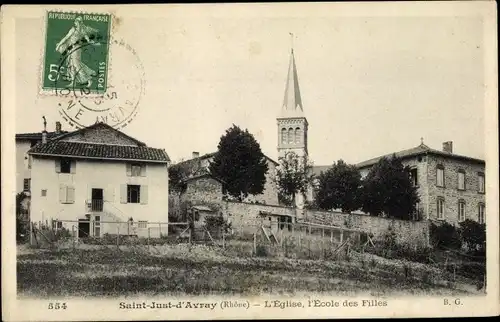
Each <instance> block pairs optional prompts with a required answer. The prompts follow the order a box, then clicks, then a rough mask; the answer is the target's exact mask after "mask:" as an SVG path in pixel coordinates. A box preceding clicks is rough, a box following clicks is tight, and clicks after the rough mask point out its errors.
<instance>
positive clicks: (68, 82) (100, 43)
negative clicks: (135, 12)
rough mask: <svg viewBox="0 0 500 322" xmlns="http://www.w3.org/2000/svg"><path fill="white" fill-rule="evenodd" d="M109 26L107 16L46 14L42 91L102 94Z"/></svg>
mask: <svg viewBox="0 0 500 322" xmlns="http://www.w3.org/2000/svg"><path fill="white" fill-rule="evenodd" d="M110 26H111V15H109V14H86V13H73V12H54V11H49V12H48V13H47V26H46V38H45V55H44V61H43V73H42V74H43V76H42V77H43V79H42V87H43V90H44V91H47V90H53V91H55V92H57V91H61V90H70V91H71V90H79V91H85V92H86V93H105V92H106V88H107V80H108V58H109V36H110Z"/></svg>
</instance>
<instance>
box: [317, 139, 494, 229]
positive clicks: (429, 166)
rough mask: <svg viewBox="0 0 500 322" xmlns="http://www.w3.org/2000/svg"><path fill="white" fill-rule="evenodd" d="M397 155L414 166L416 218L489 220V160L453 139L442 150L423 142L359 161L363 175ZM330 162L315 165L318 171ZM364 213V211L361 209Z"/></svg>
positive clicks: (322, 169)
mask: <svg viewBox="0 0 500 322" xmlns="http://www.w3.org/2000/svg"><path fill="white" fill-rule="evenodd" d="M393 155H395V156H396V157H398V158H400V159H401V161H402V163H403V165H404V166H408V167H409V168H410V170H411V179H412V181H413V184H414V185H415V186H416V187H417V188H418V189H417V191H418V194H419V197H420V202H419V203H418V204H417V211H416V212H415V214H413V218H414V219H415V220H431V221H446V222H449V223H452V224H458V223H459V222H461V221H464V220H465V219H471V220H475V221H477V222H479V223H484V222H485V217H484V216H485V206H486V203H485V189H486V188H485V176H484V171H485V162H484V160H480V159H475V158H471V157H468V156H463V155H459V154H455V153H453V143H452V142H451V141H448V142H444V143H443V149H442V150H436V149H432V148H430V147H428V146H427V145H425V144H424V143H423V142H422V143H421V144H420V145H418V146H416V147H414V148H411V149H407V150H403V151H399V152H395V153H390V154H387V155H384V156H380V157H377V158H373V159H370V160H366V161H363V162H360V163H358V164H356V166H357V168H358V169H359V171H360V174H361V177H362V178H364V177H366V176H367V175H368V173H369V171H370V169H371V167H372V166H373V165H375V164H376V163H377V162H378V161H379V160H380V159H381V158H383V157H388V158H389V157H391V156H393ZM329 168H330V167H329V166H318V167H315V169H314V170H315V172H316V174H319V173H320V172H322V171H326V170H328V169H329ZM359 213H361V212H359Z"/></svg>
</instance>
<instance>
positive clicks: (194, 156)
mask: <svg viewBox="0 0 500 322" xmlns="http://www.w3.org/2000/svg"><path fill="white" fill-rule="evenodd" d="M199 157H200V152H195V151H193V159H195V158H199Z"/></svg>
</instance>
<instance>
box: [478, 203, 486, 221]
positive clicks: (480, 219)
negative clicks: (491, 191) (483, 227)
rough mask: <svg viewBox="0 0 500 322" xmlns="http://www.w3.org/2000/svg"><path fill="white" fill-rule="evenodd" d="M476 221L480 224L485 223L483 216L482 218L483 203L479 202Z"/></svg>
mask: <svg viewBox="0 0 500 322" xmlns="http://www.w3.org/2000/svg"><path fill="white" fill-rule="evenodd" d="M478 221H479V223H480V224H484V223H485V218H484V204H483V203H480V204H479V206H478Z"/></svg>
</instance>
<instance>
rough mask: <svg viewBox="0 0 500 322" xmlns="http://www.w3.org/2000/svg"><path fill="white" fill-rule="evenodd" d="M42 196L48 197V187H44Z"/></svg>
mask: <svg viewBox="0 0 500 322" xmlns="http://www.w3.org/2000/svg"><path fill="white" fill-rule="evenodd" d="M42 197H47V189H42Z"/></svg>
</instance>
